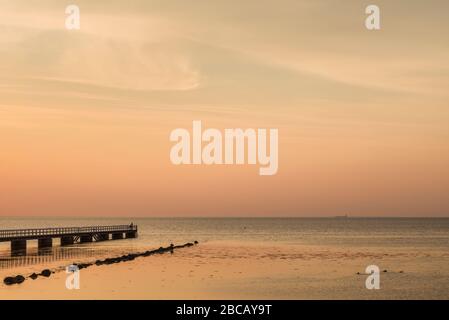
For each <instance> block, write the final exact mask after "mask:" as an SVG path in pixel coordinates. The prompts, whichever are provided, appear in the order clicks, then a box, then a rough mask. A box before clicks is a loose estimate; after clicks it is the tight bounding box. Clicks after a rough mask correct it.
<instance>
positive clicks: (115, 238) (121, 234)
mask: <svg viewBox="0 0 449 320" xmlns="http://www.w3.org/2000/svg"><path fill="white" fill-rule="evenodd" d="M118 239H123V232H120V233H118V232H116V233H113V234H112V240H118Z"/></svg>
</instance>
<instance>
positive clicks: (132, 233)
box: [126, 231, 137, 239]
mask: <svg viewBox="0 0 449 320" xmlns="http://www.w3.org/2000/svg"><path fill="white" fill-rule="evenodd" d="M136 237H137V231H129V232H127V233H126V239H132V238H136Z"/></svg>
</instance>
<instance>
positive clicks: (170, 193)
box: [0, 0, 449, 217]
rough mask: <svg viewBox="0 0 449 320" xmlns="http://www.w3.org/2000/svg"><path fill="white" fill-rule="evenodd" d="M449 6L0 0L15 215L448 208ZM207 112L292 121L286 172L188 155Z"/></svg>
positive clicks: (238, 121)
mask: <svg viewBox="0 0 449 320" xmlns="http://www.w3.org/2000/svg"><path fill="white" fill-rule="evenodd" d="M68 4H76V5H78V6H79V7H80V10H81V29H80V30H66V29H65V18H66V14H65V7H66V5H68ZM369 4H377V5H378V6H379V7H380V9H381V30H379V31H369V30H367V29H366V28H365V25H364V20H365V18H366V14H365V7H366V6H367V5H369ZM448 12H449V2H448V1H445V0H441V1H437V0H430V1H411V0H395V1H381V0H372V1H341V0H340V1H338V0H314V1H311V0H310V1H309V0H281V1H274V0H270V1H268V0H266V1H265V0H257V1H256V0H245V1H242V0H239V1H237V0H236V1H234V0H226V1H225V0H214V1H211V0H195V1H186V0H164V1H162V0H160V1H150V0H145V1H143V0H142V1H136V0H128V1H118V0H108V1H101V0H95V1H92V0H74V1H71V2H70V3H65V2H64V1H56V0H55V1H50V0H39V1H35V0H27V1H24V0H0V215H2V216H15V215H33V216H42V215H61V216H64V215H65V216H68V215H71V216H109V215H111V216H312V217H314V216H317V217H318V216H329V215H331V216H333V215H342V214H349V215H354V216H449V196H448V190H449V103H448V102H449V90H448V89H449V59H448V57H449V19H448V18H447V14H448ZM193 120H201V121H202V123H203V126H204V127H205V128H207V127H214V128H219V129H224V128H278V129H279V170H278V173H277V174H276V175H274V176H260V175H259V174H258V168H259V165H240V166H237V165H234V166H230V165H227V166H224V165H222V166H220V165H213V166H206V165H200V166H175V165H173V164H172V163H171V162H170V158H169V152H170V148H171V147H172V145H173V143H172V142H170V141H169V135H170V132H171V130H173V129H175V128H187V129H189V130H191V126H192V121H193Z"/></svg>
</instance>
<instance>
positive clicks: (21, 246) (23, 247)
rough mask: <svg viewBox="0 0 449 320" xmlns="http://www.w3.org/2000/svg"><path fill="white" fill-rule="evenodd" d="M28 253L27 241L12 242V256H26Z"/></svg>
mask: <svg viewBox="0 0 449 320" xmlns="http://www.w3.org/2000/svg"><path fill="white" fill-rule="evenodd" d="M26 251H27V241H26V240H12V241H11V255H12V256H21V255H25V254H26Z"/></svg>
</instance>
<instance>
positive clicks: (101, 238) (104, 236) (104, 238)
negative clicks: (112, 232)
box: [97, 233, 109, 241]
mask: <svg viewBox="0 0 449 320" xmlns="http://www.w3.org/2000/svg"><path fill="white" fill-rule="evenodd" d="M107 240H109V233H100V234H99V235H98V236H97V241H107Z"/></svg>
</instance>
